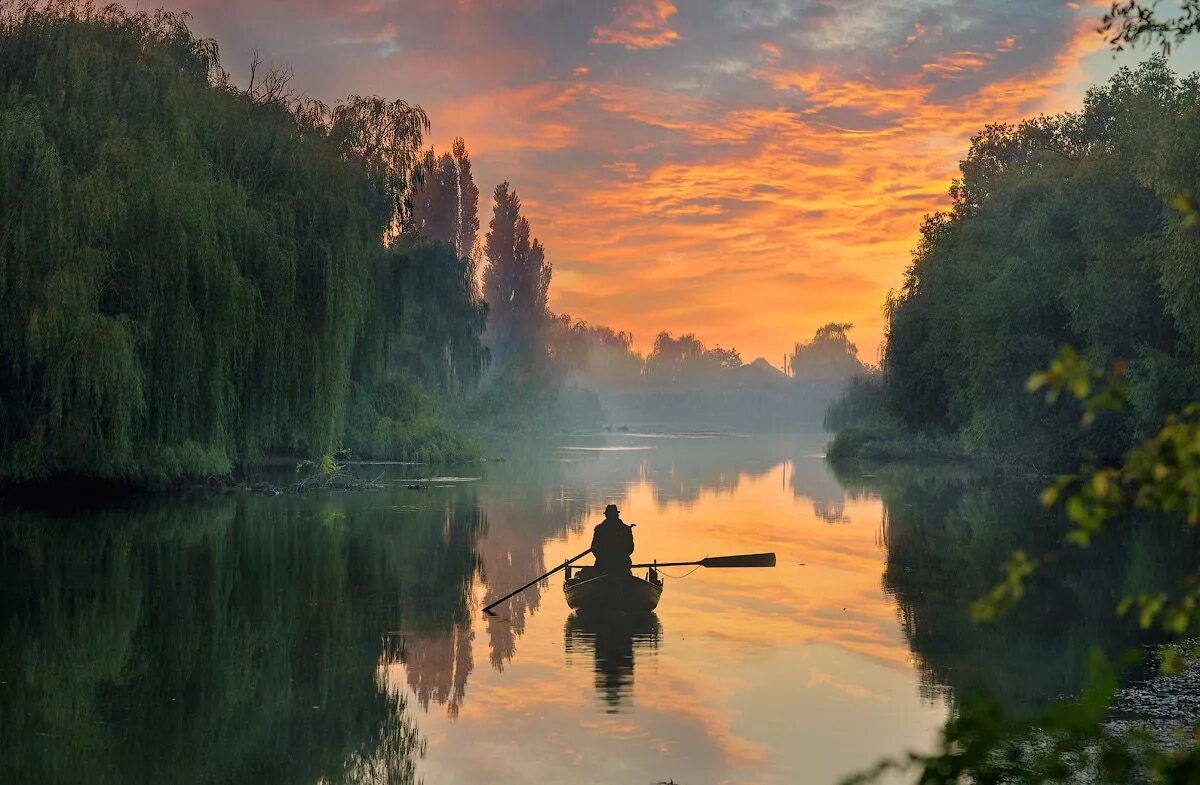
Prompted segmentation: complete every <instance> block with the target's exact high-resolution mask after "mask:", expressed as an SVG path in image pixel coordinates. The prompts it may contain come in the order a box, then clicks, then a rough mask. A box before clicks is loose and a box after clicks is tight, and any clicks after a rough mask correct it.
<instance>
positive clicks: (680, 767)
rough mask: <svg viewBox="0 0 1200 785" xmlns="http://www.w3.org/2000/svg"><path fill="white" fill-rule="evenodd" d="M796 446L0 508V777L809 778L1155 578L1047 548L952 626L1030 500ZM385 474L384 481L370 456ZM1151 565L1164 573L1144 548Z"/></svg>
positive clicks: (1063, 641)
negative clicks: (651, 605)
mask: <svg viewBox="0 0 1200 785" xmlns="http://www.w3.org/2000/svg"><path fill="white" fill-rule="evenodd" d="M824 443H825V437H822V436H815V435H814V436H809V437H804V436H797V437H787V438H784V437H742V436H723V437H694V436H693V437H662V436H657V437H654V436H638V435H629V434H619V435H618V434H614V435H611V436H596V437H578V438H575V439H572V440H570V441H568V442H564V443H563V444H561V445H555V446H548V447H546V448H544V449H541V450H539V451H534V452H530V453H529V454H527V455H521V456H511V457H510V458H509V460H507V461H506V462H503V463H489V464H485V465H482V466H478V467H473V468H471V469H469V470H461V471H460V474H462V475H464V476H462V477H456V478H444V479H435V480H434V481H433V483H432V485H433V486H434V487H432V488H430V489H428V490H408V489H406V488H405V487H403V486H404V483H401V482H396V483H395V484H394V486H392V487H390V488H389V490H386V491H384V492H379V493H360V494H340V495H324V496H309V497H306V498H303V499H299V498H293V497H288V496H281V497H264V496H254V495H247V494H230V495H218V496H210V495H200V496H197V497H196V498H191V499H186V500H175V501H170V502H165V501H161V500H160V501H153V502H151V501H143V502H140V503H138V504H136V505H132V506H130V505H126V506H121V507H113V508H108V509H104V510H99V511H93V512H90V513H87V514H84V515H78V516H74V517H70V518H64V517H53V516H50V515H48V514H46V513H43V512H33V511H24V510H15V509H12V508H6V509H5V510H3V513H2V517H0V781H4V782H14V783H15V782H38V783H43V782H44V783H75V782H88V783H158V782H171V783H234V782H236V783H241V782H247V783H249V782H279V783H314V784H315V783H326V782H329V783H334V782H338V783H340V782H371V783H391V782H406V781H411V780H414V779H415V780H423V781H424V782H426V783H428V784H429V785H437V784H438V783H483V782H497V783H510V782H511V783H526V782H528V783H547V782H567V781H572V782H582V783H638V784H640V783H651V782H659V781H666V780H674V782H676V783H680V784H681V785H694V784H695V785H698V784H700V783H722V782H730V783H734V782H736V783H792V782H812V783H824V782H835V781H837V780H838V778H840V777H842V776H845V775H847V774H849V773H852V772H854V771H856V770H858V769H861V768H863V767H864V766H866V765H868V764H870V763H871V762H873V761H875V760H876V759H878V758H879V757H881V756H885V755H892V754H896V753H899V752H901V751H903V750H905V749H908V748H914V747H916V748H926V747H929V746H930V745H931V744H932V742H933V740H934V739H935V738H936V732H937V729H938V727H939V726H940V724H941V722H942V720H943V719H944V717H945V716H946V713H947V711H949V710H951V709H952V707H953V706H954V704H955V702H956V701H957V700H960V699H961V698H962V697H963V696H965V695H966V694H968V693H969V692H970V691H972V690H973V689H975V688H976V687H977V686H979V685H980V684H981V683H982V684H985V685H986V686H987V687H988V688H989V690H990V691H991V692H992V694H994V695H995V696H997V697H998V698H1000V699H1001V700H1002V701H1003V702H1004V703H1005V704H1006V705H1009V706H1011V707H1014V708H1029V707H1033V706H1036V705H1039V704H1040V703H1041V702H1042V701H1044V700H1046V699H1047V698H1048V697H1052V696H1055V695H1064V694H1070V693H1072V692H1073V691H1075V690H1077V689H1078V688H1079V686H1080V684H1081V683H1082V680H1083V678H1084V673H1083V672H1084V668H1083V662H1084V659H1085V656H1086V653H1087V651H1088V648H1089V646H1090V645H1091V644H1092V643H1093V642H1097V641H1098V642H1100V643H1101V644H1103V645H1106V646H1109V647H1114V648H1115V647H1120V646H1124V645H1127V644H1128V643H1129V642H1130V641H1131V640H1132V635H1131V633H1130V631H1129V630H1127V629H1126V628H1124V627H1123V626H1122V625H1121V624H1119V623H1116V622H1114V621H1113V620H1112V615H1111V614H1112V608H1113V606H1114V604H1115V602H1116V598H1117V597H1119V596H1120V595H1121V594H1123V593H1124V592H1126V591H1129V590H1131V589H1143V588H1147V587H1150V586H1152V585H1154V584H1155V582H1156V581H1161V580H1164V579H1165V578H1166V577H1169V576H1171V575H1174V574H1175V573H1176V572H1179V574H1182V570H1186V567H1187V560H1186V559H1184V558H1183V557H1182V555H1181V551H1182V549H1180V548H1179V547H1177V546H1178V544H1177V543H1171V542H1165V543H1164V542H1160V541H1157V540H1154V541H1152V540H1150V539H1148V538H1147V536H1146V535H1145V534H1142V535H1135V534H1133V533H1130V534H1128V535H1127V536H1126V535H1122V537H1121V538H1118V540H1117V541H1116V542H1115V543H1114V544H1112V545H1111V547H1109V548H1107V549H1106V550H1103V551H1100V552H1097V553H1096V554H1094V556H1095V557H1096V558H1092V559H1090V560H1087V561H1081V560H1073V559H1072V558H1070V557H1068V558H1066V559H1064V560H1063V563H1062V570H1060V574H1059V576H1058V577H1056V578H1055V579H1054V580H1053V581H1046V582H1044V585H1041V586H1039V587H1038V588H1039V592H1038V595H1037V596H1038V598H1039V599H1038V601H1037V602H1034V603H1030V604H1028V605H1027V607H1026V608H1025V609H1024V611H1023V612H1022V613H1020V614H1018V615H1016V616H1014V617H1013V618H1010V619H1008V620H1006V621H1005V622H1004V623H1002V624H999V625H996V626H993V627H989V628H985V629H981V628H979V627H976V626H974V625H972V624H970V622H969V621H968V620H967V615H966V613H967V611H966V609H967V606H968V604H969V603H970V601H971V600H972V599H974V598H975V597H977V596H979V595H980V594H981V593H982V592H983V591H984V589H986V587H987V586H988V585H990V583H991V582H992V580H993V578H994V576H996V575H997V574H998V573H997V565H999V564H1000V563H1001V562H1002V561H1003V560H1004V558H1005V557H1006V556H1007V554H1008V553H1009V552H1011V550H1012V549H1013V548H1014V547H1027V548H1038V547H1042V546H1044V545H1047V544H1049V543H1052V542H1054V540H1055V538H1056V537H1057V532H1058V526H1059V524H1058V522H1057V521H1054V520H1052V519H1048V518H1046V517H1045V516H1044V515H1043V514H1041V512H1040V511H1039V510H1038V507H1037V504H1036V501H1035V499H1034V490H1035V489H1033V488H1031V487H1029V486H1025V485H1021V484H1010V483H1000V482H997V481H989V482H981V481H978V480H970V479H968V478H965V477H964V476H961V475H956V474H955V473H954V472H950V471H946V470H943V471H941V472H938V473H932V474H931V473H929V472H920V473H918V472H904V471H899V470H895V471H891V472H888V473H883V474H880V475H877V476H862V475H861V474H856V475H852V476H844V477H840V478H839V477H835V475H834V474H833V473H832V472H831V471H830V470H829V469H828V468H827V466H826V464H825V462H824V460H823V459H822V458H821V457H820V454H821V452H822V450H823V448H824ZM363 471H364V473H366V472H368V471H369V472H370V473H371V474H372V475H374V474H377V473H382V474H383V475H384V479H385V480H387V481H393V480H394V481H399V480H401V479H404V478H406V477H411V476H412V474H413V471H414V470H413V469H412V468H405V467H386V468H384V467H378V468H373V469H370V470H367V469H364V470H363ZM609 502H616V503H617V504H618V505H620V507H621V509H622V510H623V517H624V518H625V520H626V521H627V522H630V523H635V524H637V528H636V529H635V539H636V542H637V553H636V554H635V558H636V559H639V560H642V559H652V558H658V559H660V560H682V559H689V558H700V557H703V556H706V555H721V554H733V553H752V552H758V551H768V550H770V551H775V552H777V553H778V555H779V565H778V567H777V568H775V569H763V570H703V569H701V570H697V571H695V572H692V573H688V570H687V568H674V569H670V570H667V571H666V572H667V574H668V575H669V576H672V577H667V578H666V589H665V592H664V595H663V600H662V604H661V605H660V607H659V610H658V612H657V615H656V616H655V617H654V618H652V619H648V620H645V621H643V622H639V623H636V624H626V625H618V626H603V627H597V626H595V625H593V624H589V623H587V622H586V621H583V620H580V619H578V618H576V617H575V616H573V615H572V614H571V613H570V611H569V609H568V608H567V606H566V603H565V601H564V599H563V595H562V590H561V581H560V580H558V579H552V580H551V581H549V582H548V583H547V584H546V585H543V586H541V587H537V588H535V589H531V590H530V591H528V592H526V593H525V594H524V595H521V596H520V597H518V598H517V599H514V600H512V601H510V602H509V603H507V604H506V605H505V606H502V609H501V612H500V614H501V615H500V617H499V618H497V619H492V620H485V619H484V618H483V617H482V616H481V615H480V614H479V608H480V607H482V605H484V604H486V603H487V602H488V601H489V600H490V598H492V597H497V596H500V595H502V594H504V593H506V592H507V591H508V590H509V589H510V588H515V587H516V586H518V585H520V584H521V583H524V582H525V581H526V580H528V579H529V578H532V577H533V576H535V575H537V574H538V573H540V572H542V571H544V570H545V569H546V568H547V567H548V566H552V565H554V564H556V563H559V562H561V561H562V560H563V559H565V558H566V557H568V556H571V555H574V554H576V553H578V552H579V551H582V550H584V549H585V548H586V547H587V546H588V544H589V541H590V530H591V527H592V526H593V525H594V524H595V523H596V522H598V521H599V519H600V517H601V514H600V511H601V510H602V509H603V508H604V505H605V504H607V503H609ZM1177 561H1178V562H1182V563H1181V564H1176V562H1177Z"/></svg>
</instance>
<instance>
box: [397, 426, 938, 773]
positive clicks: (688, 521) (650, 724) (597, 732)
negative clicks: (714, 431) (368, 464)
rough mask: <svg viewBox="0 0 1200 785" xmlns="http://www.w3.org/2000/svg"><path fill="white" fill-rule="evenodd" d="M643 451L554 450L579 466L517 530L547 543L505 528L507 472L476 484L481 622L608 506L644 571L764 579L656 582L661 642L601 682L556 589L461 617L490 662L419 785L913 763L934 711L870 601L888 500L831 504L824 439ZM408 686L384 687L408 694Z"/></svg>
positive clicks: (580, 540) (579, 542)
mask: <svg viewBox="0 0 1200 785" xmlns="http://www.w3.org/2000/svg"><path fill="white" fill-rule="evenodd" d="M637 438H638V437H636V436H633V437H631V436H628V435H625V434H620V435H616V434H614V435H612V436H605V437H598V439H597V440H596V441H598V442H600V443H583V444H571V445H566V446H567V447H571V448H575V449H574V450H572V452H582V451H584V450H587V451H590V452H593V454H594V458H593V459H592V460H587V461H579V460H578V459H577V457H576V458H575V459H573V460H572V461H571V462H570V463H569V464H565V465H563V466H560V467H557V469H556V470H551V471H549V472H548V474H550V475H551V476H555V480H556V483H555V484H552V485H550V486H548V487H544V488H543V489H542V490H543V493H542V494H536V493H535V494H533V495H534V496H535V497H537V496H540V498H541V500H542V503H543V504H542V507H541V509H540V510H539V511H538V512H537V513H535V514H534V515H533V516H532V517H541V516H543V515H546V514H551V515H553V514H554V513H556V512H557V513H559V514H561V515H563V516H564V520H562V530H561V531H557V532H553V533H551V534H550V537H549V539H547V540H546V541H545V542H544V543H539V542H536V541H530V540H529V539H528V538H527V537H523V536H522V534H523V532H522V530H521V529H520V524H519V523H518V522H517V520H518V518H519V515H518V514H515V513H517V511H518V510H519V509H520V508H522V506H523V505H522V501H524V502H526V503H528V502H529V500H530V495H529V494H530V489H529V487H528V486H527V484H526V482H523V481H522V479H521V478H519V477H513V475H514V470H515V473H517V474H519V473H520V471H521V469H520V468H519V467H520V466H521V463H520V462H512V461H510V462H509V464H507V465H506V467H505V468H504V470H503V474H504V475H506V476H504V477H499V476H491V477H490V478H489V480H488V481H487V482H486V483H485V485H484V486H483V487H482V488H481V499H480V503H481V505H482V506H483V508H484V509H485V510H486V511H487V517H488V520H489V524H490V527H489V535H488V537H487V539H486V540H484V541H483V542H482V543H481V553H482V557H483V558H482V570H483V572H484V574H486V575H488V576H489V582H488V589H487V591H486V593H485V592H483V591H482V590H480V589H477V603H478V604H477V606H476V607H479V606H480V605H482V604H485V602H487V601H490V599H491V598H492V597H494V596H499V595H500V594H502V593H504V592H505V591H506V590H507V589H508V588H515V587H516V586H518V585H520V583H523V582H524V580H527V579H528V578H529V577H533V576H534V575H536V574H537V571H536V570H538V569H540V568H542V567H549V566H552V565H554V564H556V563H559V562H561V561H563V560H564V559H566V558H569V557H571V556H574V555H575V554H577V553H579V552H580V551H582V550H584V549H585V548H586V547H587V546H588V543H589V541H590V536H591V527H592V526H593V525H594V524H595V523H597V522H598V521H599V520H600V518H601V517H602V510H603V507H604V505H605V504H607V503H609V502H615V503H616V504H618V505H619V506H620V507H621V509H622V512H623V518H624V519H625V521H626V522H628V523H634V524H637V528H636V529H635V530H634V533H635V539H636V543H637V551H636V554H635V560H637V561H644V560H650V559H655V558H657V559H659V560H661V561H667V560H671V561H674V560H688V559H698V558H703V557H704V556H709V555H713V556H715V555H723V554H733V553H754V552H761V551H775V552H776V553H777V554H778V557H779V561H778V567H776V568H775V569H750V570H736V569H734V570H715V569H710V570H704V569H700V570H696V571H694V572H689V570H690V568H669V569H668V570H666V571H665V572H664V577H665V582H666V588H665V590H664V594H663V599H662V603H661V605H660V606H659V610H658V614H657V617H656V625H657V629H655V630H654V631H653V633H652V634H651V633H649V632H648V631H643V634H642V635H641V636H635V637H637V640H635V641H632V642H629V641H627V642H626V643H625V644H624V648H623V649H622V648H621V647H620V646H618V647H617V649H616V651H615V652H609V656H611V657H615V658H616V659H618V660H620V663H619V665H618V666H617V667H616V668H615V670H616V673H605V672H603V667H602V668H601V672H599V673H597V662H598V658H596V657H595V656H594V648H595V647H594V645H593V647H592V649H590V650H589V649H588V645H587V643H588V641H587V639H586V637H584V638H583V640H581V636H580V635H579V634H578V629H577V628H578V626H579V625H578V622H577V620H575V617H574V616H573V615H572V614H571V612H570V610H569V609H568V608H567V606H566V603H565V600H564V598H563V595H562V591H561V579H557V578H556V579H551V580H550V581H549V582H548V583H549V585H548V586H543V587H540V589H541V590H540V591H538V592H536V593H535V592H533V591H532V590H531V592H530V596H527V597H524V598H521V599H519V600H518V601H517V602H516V604H514V605H513V607H511V608H508V609H505V608H504V606H501V609H502V610H501V612H502V615H505V616H507V618H504V619H502V620H500V621H493V622H481V621H480V620H479V619H475V620H474V621H473V623H474V624H477V625H479V626H480V627H483V628H484V629H486V631H487V633H486V634H483V635H476V636H475V637H474V639H473V641H472V644H473V646H474V648H475V651H476V654H475V656H474V660H475V661H476V662H484V661H489V660H490V661H491V664H492V666H493V667H488V668H479V669H478V670H477V671H476V672H475V673H473V674H472V676H471V682H470V686H469V689H468V695H467V697H466V699H465V700H463V701H462V702H461V705H454V706H452V707H451V708H452V709H453V710H452V711H450V712H444V711H439V710H438V708H437V707H436V706H434V705H431V706H430V708H429V709H428V710H427V713H426V714H425V715H424V716H422V717H421V718H420V725H421V728H422V730H423V731H424V732H425V733H426V734H427V739H428V749H427V753H426V756H425V759H424V760H423V761H421V763H420V765H419V766H418V770H419V771H420V772H422V773H423V774H424V776H425V780H426V782H429V783H435V782H480V781H485V780H489V779H490V780H494V781H497V782H547V781H566V780H568V779H570V780H573V781H580V782H596V783H609V782H611V783H630V782H634V783H640V782H654V781H659V780H667V779H674V781H676V782H678V783H710V782H738V783H750V782H762V783H773V782H834V781H836V780H837V779H838V778H839V777H841V776H844V775H846V774H848V773H851V772H853V771H855V770H857V769H859V768H862V767H865V766H866V765H869V764H870V763H871V762H873V761H874V760H876V759H877V758H878V757H880V756H882V755H885V754H894V753H897V752H900V751H902V750H903V749H905V748H909V747H912V746H921V747H924V746H928V745H929V744H930V743H931V741H932V739H933V738H934V736H935V733H936V729H937V728H938V727H939V726H940V723H941V721H942V719H943V718H944V716H945V707H944V704H943V703H942V701H941V700H939V699H936V698H933V699H928V698H922V697H921V692H922V691H921V690H920V688H919V685H918V683H919V675H918V674H917V673H916V671H915V667H914V665H913V663H912V657H911V655H910V653H909V650H908V647H907V644H906V641H905V638H904V635H903V633H902V631H901V630H900V628H899V625H898V622H897V611H896V608H895V604H894V602H893V600H891V599H890V598H889V597H888V596H887V595H885V593H884V591H883V588H882V586H881V580H880V576H881V574H882V572H883V569H884V556H885V554H884V551H883V545H882V539H881V535H880V526H881V521H882V518H883V516H882V509H881V502H880V500H879V499H878V498H873V497H871V496H869V495H865V494H857V495H856V494H849V493H847V492H846V491H845V490H843V489H842V487H841V486H840V485H839V484H838V482H837V481H836V480H835V479H834V478H833V477H832V475H831V474H830V473H829V471H828V469H827V468H826V466H825V465H824V461H823V460H822V459H821V458H820V457H819V454H820V448H821V447H822V446H823V443H824V442H823V440H822V437H820V436H813V437H808V438H804V437H795V438H789V439H769V438H759V437H754V438H743V437H729V438H728V439H706V440H704V441H697V440H688V441H685V440H683V439H680V440H671V439H661V440H657V444H656V447H657V449H655V450H652V451H646V452H642V453H640V454H639V453H634V452H632V451H630V450H628V449H625V448H628V447H636V446H637ZM550 460H552V459H550ZM538 474H541V472H533V473H532V475H533V476H535V477H536V476H537V475H538ZM509 477H513V479H511V480H510V479H509ZM535 482H536V480H535ZM524 506H525V509H526V511H528V509H529V508H528V506H527V504H526V505H524ZM568 524H569V525H568ZM531 550H532V551H539V550H540V554H538V558H534V559H532V560H530V559H529V558H528V557H529V556H530V555H531ZM514 554H516V558H515V559H514ZM514 563H522V564H523V565H524V566H525V567H526V570H525V571H524V572H521V573H520V574H519V575H518V574H517V573H516V572H513V571H512V570H511V569H510V567H511V566H512V564H514ZM496 565H499V567H498V568H497V567H496ZM802 565H803V566H802ZM496 575H503V576H504V578H505V580H495V576H496ZM682 576H686V577H682ZM518 578H520V579H518ZM505 611H507V613H505ZM564 620H565V621H564ZM573 629H574V632H573ZM497 639H499V640H501V641H503V643H501V644H499V645H497V643H496V640H497ZM581 644H583V645H581ZM608 645H610V646H611V645H612V643H611V642H609V643H608ZM497 651H503V652H504V656H502V657H500V658H497V656H496V653H497ZM409 663H410V665H409V667H411V663H412V660H411V659H410V660H409ZM608 665H609V667H610V669H611V668H612V665H613V664H612V663H611V662H610V663H608ZM403 669H404V666H402V665H401V666H397V672H396V673H395V674H393V675H392V678H393V679H395V680H397V681H407V680H409V679H408V677H406V676H405V675H402V674H401V672H400V671H403Z"/></svg>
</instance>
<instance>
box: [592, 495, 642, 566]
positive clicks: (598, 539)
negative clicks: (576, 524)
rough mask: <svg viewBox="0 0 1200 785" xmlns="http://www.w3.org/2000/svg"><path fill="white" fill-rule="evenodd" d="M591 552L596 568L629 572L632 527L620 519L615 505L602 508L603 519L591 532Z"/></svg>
mask: <svg viewBox="0 0 1200 785" xmlns="http://www.w3.org/2000/svg"><path fill="white" fill-rule="evenodd" d="M592 553H593V554H595V556H596V569H597V570H599V571H600V572H604V573H612V572H629V570H630V565H631V564H633V560H632V559H630V558H629V557H630V556H631V555H632V554H633V527H631V526H627V525H626V524H625V522H624V521H622V520H621V511H620V510H618V509H617V505H615V504H610V505H608V506H607V507H605V508H604V520H603V521H601V522H600V524H599V525H597V526H596V529H595V531H594V533H593V534H592Z"/></svg>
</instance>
